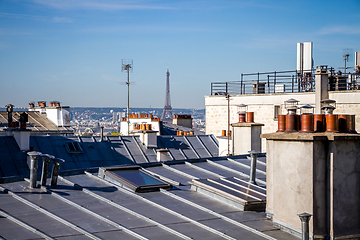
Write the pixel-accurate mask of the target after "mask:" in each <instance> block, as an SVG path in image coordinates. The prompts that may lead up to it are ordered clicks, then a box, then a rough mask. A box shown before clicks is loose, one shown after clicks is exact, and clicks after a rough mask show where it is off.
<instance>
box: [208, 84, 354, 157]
mask: <svg viewBox="0 0 360 240" xmlns="http://www.w3.org/2000/svg"><path fill="white" fill-rule="evenodd" d="M290 98H294V99H297V100H299V101H300V102H299V106H302V105H305V104H311V105H313V106H315V93H314V92H308V93H306V92H305V93H283V94H257V95H254V94H251V95H234V96H231V98H230V99H231V100H230V124H231V123H236V122H238V121H239V119H238V114H237V112H238V111H239V109H238V108H237V106H238V105H239V104H241V103H244V104H246V105H248V111H249V112H254V120H255V122H256V123H263V124H264V127H263V129H262V132H263V133H271V132H275V131H276V130H277V124H278V122H277V119H274V106H276V105H278V106H280V112H281V114H286V110H285V108H284V101H285V100H288V99H290ZM329 98H330V99H333V100H335V101H336V102H337V104H336V108H337V109H336V110H335V111H334V114H340V113H343V114H345V113H346V114H355V115H356V125H355V126H356V131H358V132H360V91H356V90H355V91H337V92H329ZM227 104H228V101H227V100H226V99H225V97H224V96H205V109H206V134H214V135H215V136H220V135H221V130H227V122H228V111H227V110H228V106H227ZM262 141H263V142H262V152H265V151H266V142H265V141H266V140H265V139H263V140H262Z"/></svg>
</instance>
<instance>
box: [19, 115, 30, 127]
mask: <svg viewBox="0 0 360 240" xmlns="http://www.w3.org/2000/svg"><path fill="white" fill-rule="evenodd" d="M28 121H29V116H28V114H27V113H26V112H23V113H21V114H20V119H19V122H20V128H21V129H26V123H27V122H28Z"/></svg>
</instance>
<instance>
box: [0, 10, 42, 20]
mask: <svg viewBox="0 0 360 240" xmlns="http://www.w3.org/2000/svg"><path fill="white" fill-rule="evenodd" d="M0 17H5V18H24V19H35V20H46V19H47V18H46V17H43V16H36V15H27V14H15V13H4V12H0Z"/></svg>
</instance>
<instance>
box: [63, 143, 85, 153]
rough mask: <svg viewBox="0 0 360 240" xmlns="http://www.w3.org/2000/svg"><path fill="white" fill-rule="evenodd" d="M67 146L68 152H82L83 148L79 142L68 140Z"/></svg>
mask: <svg viewBox="0 0 360 240" xmlns="http://www.w3.org/2000/svg"><path fill="white" fill-rule="evenodd" d="M65 146H66V150H67V151H68V153H82V149H81V147H80V144H79V143H78V142H66V143H65Z"/></svg>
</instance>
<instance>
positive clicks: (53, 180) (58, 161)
mask: <svg viewBox="0 0 360 240" xmlns="http://www.w3.org/2000/svg"><path fill="white" fill-rule="evenodd" d="M52 161H53V169H52V172H51V186H52V187H55V186H56V185H57V179H58V176H59V171H60V166H61V164H63V163H64V162H65V160H64V159H61V158H54V159H52Z"/></svg>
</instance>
